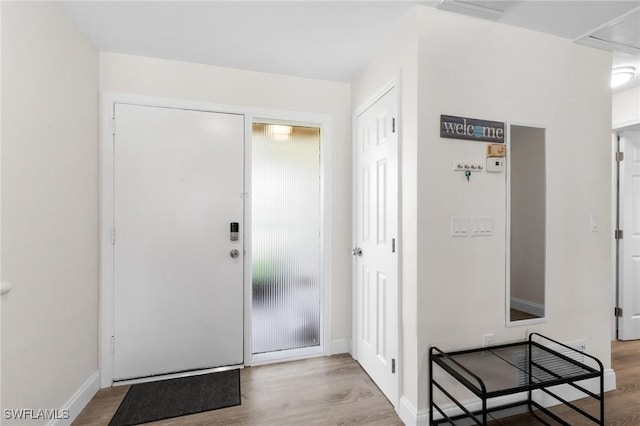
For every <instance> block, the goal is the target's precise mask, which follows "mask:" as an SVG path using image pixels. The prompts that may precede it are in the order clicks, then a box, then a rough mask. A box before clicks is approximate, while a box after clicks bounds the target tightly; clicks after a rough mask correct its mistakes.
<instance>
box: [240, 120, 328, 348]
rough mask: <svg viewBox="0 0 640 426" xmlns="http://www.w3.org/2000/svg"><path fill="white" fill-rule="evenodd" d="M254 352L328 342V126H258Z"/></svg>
mask: <svg viewBox="0 0 640 426" xmlns="http://www.w3.org/2000/svg"><path fill="white" fill-rule="evenodd" d="M252 158H253V159H252V162H253V164H252V169H251V172H252V184H251V185H252V194H251V203H252V215H251V217H252V250H253V252H252V259H253V324H252V335H253V353H263V352H273V351H280V350H286V349H296V348H302V347H308V346H318V345H319V344H320V129H318V128H311V127H298V126H281V125H272V124H258V123H256V124H254V125H253V143H252Z"/></svg>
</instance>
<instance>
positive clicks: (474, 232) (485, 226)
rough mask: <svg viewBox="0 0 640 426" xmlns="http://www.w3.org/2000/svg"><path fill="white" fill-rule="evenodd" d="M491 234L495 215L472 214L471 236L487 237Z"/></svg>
mask: <svg viewBox="0 0 640 426" xmlns="http://www.w3.org/2000/svg"><path fill="white" fill-rule="evenodd" d="M490 235H493V217H491V216H472V217H471V236H472V237H486V236H490Z"/></svg>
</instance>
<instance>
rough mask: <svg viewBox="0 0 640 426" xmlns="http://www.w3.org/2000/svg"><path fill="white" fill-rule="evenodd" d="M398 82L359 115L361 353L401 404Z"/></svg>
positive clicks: (374, 375)
mask: <svg viewBox="0 0 640 426" xmlns="http://www.w3.org/2000/svg"><path fill="white" fill-rule="evenodd" d="M397 102H398V101H397V89H396V88H395V87H394V88H392V89H391V90H389V91H388V92H387V93H386V94H385V95H384V96H382V97H381V98H380V99H378V100H377V101H376V102H375V103H374V104H373V105H372V106H370V107H369V108H368V109H367V110H366V111H364V112H363V113H362V114H360V115H359V116H358V117H357V118H356V131H357V140H356V144H357V145H356V158H355V163H356V171H357V181H356V191H355V192H356V197H357V201H356V224H355V226H356V227H357V231H356V235H357V237H356V249H355V251H357V252H356V253H355V254H356V256H355V264H356V265H355V268H356V311H357V312H356V336H357V337H356V338H357V340H356V346H357V350H356V356H357V359H358V362H359V363H360V365H362V367H363V368H364V369H365V371H366V372H367V373H368V374H369V376H371V378H372V379H373V381H374V382H376V384H377V385H378V387H379V388H380V389H381V390H382V392H383V393H384V394H385V395H386V396H387V398H388V399H389V401H391V403H392V404H393V405H394V406H396V405H397V402H398V401H397V399H398V380H397V376H396V368H397V367H396V362H397V358H398V255H397V247H398V242H397V238H398V138H397V133H396V131H395V120H396V116H397Z"/></svg>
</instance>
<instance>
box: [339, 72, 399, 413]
mask: <svg viewBox="0 0 640 426" xmlns="http://www.w3.org/2000/svg"><path fill="white" fill-rule="evenodd" d="M394 88H395V89H396V94H397V96H396V104H397V113H398V114H397V117H396V129H397V133H396V135H397V136H396V137H397V144H396V146H397V153H396V154H397V159H398V160H397V161H398V163H397V174H398V176H397V186H398V188H397V194H398V199H397V205H396V209H397V217H398V224H397V226H398V236H397V239H398V245H397V248H398V251H397V259H398V264H397V276H396V282H397V289H398V299H397V300H398V303H397V307H396V310H397V318H396V324H397V326H398V329H397V336H398V343H397V344H398V346H397V348H396V353H397V354H398V355H397V356H398V362H397V364H396V386H397V387H398V389H397V390H398V391H397V392H396V398H397V400H396V401H390V402H391V404H392V405H393V407H394V409H395V410H396V412H399V410H400V400H401V399H402V384H403V378H402V376H403V372H404V364H403V362H402V360H403V359H404V358H403V352H404V351H403V347H404V345H403V342H404V338H403V333H402V271H403V267H402V266H403V265H402V258H403V256H402V253H403V250H402V249H403V246H404V238H402V86H401V74H400V73H398V74H396V75H395V76H394V77H393V78H392V79H391V80H389V81H388V82H387V83H385V84H384V85H382V86H381V87H380V88H379V89H378V90H377V91H376V92H374V94H373V95H372V96H370V97H369V98H368V99H367V100H366V101H365V102H363V103H362V104H360V105H359V106H358V107H357V108H356V109H355V110H354V112H353V116H352V121H351V122H352V126H351V127H352V144H351V149H352V161H351V162H352V167H351V168H352V177H351V181H352V197H351V219H352V226H351V228H352V232H351V246H352V247H356V245H357V242H358V217H357V216H358V214H357V202H358V200H357V194H358V192H357V190H358V187H357V186H358V174H357V173H358V170H357V169H358V167H357V162H358V157H357V154H358V129H357V120H358V117H359V116H360V115H362V114H363V113H364V112H365V111H366V110H367V109H369V108H370V107H371V106H373V105H374V104H375V103H376V102H377V101H379V100H380V99H381V98H382V97H383V96H384V95H386V94H387V93H388V92H389V91H391V90H392V89H394ZM355 262H356V260H355V258H352V260H351V282H352V285H351V356H352V357H353V359H355V360H356V361H357V360H358V325H359V324H358V317H359V316H358V306H357V303H358V300H357V287H358V281H357V280H358V278H357V268H356V265H355Z"/></svg>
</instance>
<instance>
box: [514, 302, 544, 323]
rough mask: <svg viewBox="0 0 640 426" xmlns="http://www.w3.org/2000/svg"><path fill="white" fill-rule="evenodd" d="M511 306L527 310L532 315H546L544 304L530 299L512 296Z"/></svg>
mask: <svg viewBox="0 0 640 426" xmlns="http://www.w3.org/2000/svg"><path fill="white" fill-rule="evenodd" d="M511 307H512V308H513V309H517V310H519V311H522V312H526V313H528V314H531V315H535V316H537V317H539V318H542V317H544V305H541V304H540V303H535V302H531V301H529V300H524V299H518V298H517V297H512V298H511Z"/></svg>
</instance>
